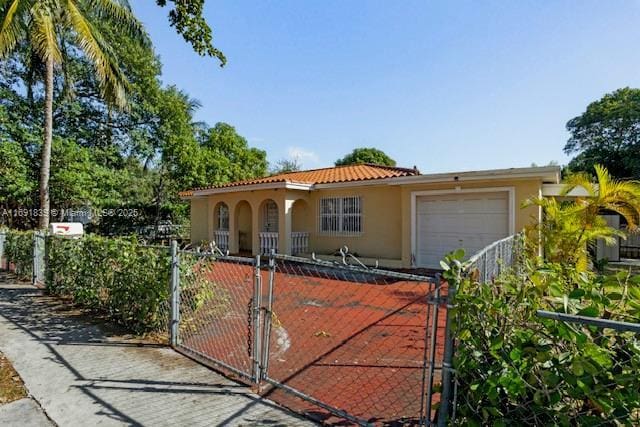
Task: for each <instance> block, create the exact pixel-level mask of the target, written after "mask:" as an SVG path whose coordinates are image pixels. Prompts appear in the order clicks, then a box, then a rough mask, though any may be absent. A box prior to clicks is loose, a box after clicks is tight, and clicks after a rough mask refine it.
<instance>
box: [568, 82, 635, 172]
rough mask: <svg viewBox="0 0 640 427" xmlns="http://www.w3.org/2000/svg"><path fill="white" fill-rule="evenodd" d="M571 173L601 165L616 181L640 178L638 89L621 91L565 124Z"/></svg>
mask: <svg viewBox="0 0 640 427" xmlns="http://www.w3.org/2000/svg"><path fill="white" fill-rule="evenodd" d="M567 130H568V131H569V132H570V133H571V137H570V138H569V141H568V142H567V144H566V145H565V147H564V151H565V153H567V154H575V155H576V156H575V157H574V158H573V159H572V160H571V162H570V163H569V169H570V170H572V171H585V172H592V171H593V170H594V166H595V165H596V164H601V165H602V166H604V167H606V168H607V169H608V170H609V173H611V175H613V176H614V177H616V178H635V179H638V178H640V89H631V88H628V87H626V88H623V89H618V90H616V91H615V92H612V93H608V94H606V95H605V96H603V97H602V98H601V99H599V100H598V101H595V102H592V103H591V104H589V106H587V109H586V111H585V112H584V113H582V114H581V115H579V116H577V117H574V118H573V119H571V120H569V122H568V123H567Z"/></svg>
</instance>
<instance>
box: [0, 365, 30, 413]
mask: <svg viewBox="0 0 640 427" xmlns="http://www.w3.org/2000/svg"><path fill="white" fill-rule="evenodd" d="M26 396H27V390H26V389H25V388H24V384H23V383H22V379H21V378H20V376H19V375H18V373H17V372H16V371H15V369H13V366H11V362H9V359H7V358H6V356H5V355H4V354H2V353H0V405H3V404H5V403H9V402H13V401H14V400H19V399H22V398H23V397H26Z"/></svg>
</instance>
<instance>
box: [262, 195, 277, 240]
mask: <svg viewBox="0 0 640 427" xmlns="http://www.w3.org/2000/svg"><path fill="white" fill-rule="evenodd" d="M263 209H264V210H263V212H262V231H273V232H277V231H278V205H277V204H276V202H274V201H273V200H269V201H267V202H266V203H265V204H264V208H263Z"/></svg>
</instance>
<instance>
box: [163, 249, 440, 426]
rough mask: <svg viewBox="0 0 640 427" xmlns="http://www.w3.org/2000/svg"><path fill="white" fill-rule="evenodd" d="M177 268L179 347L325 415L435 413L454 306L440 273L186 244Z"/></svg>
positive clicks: (374, 420)
mask: <svg viewBox="0 0 640 427" xmlns="http://www.w3.org/2000/svg"><path fill="white" fill-rule="evenodd" d="M263 261H265V260H264V259H263ZM172 272H173V273H172V293H171V295H172V304H171V305H172V319H171V342H172V346H173V347H174V348H175V349H176V350H178V351H179V352H181V353H183V354H185V355H187V356H190V357H192V358H194V359H197V360H198V361H200V362H202V363H203V364H205V365H208V366H210V367H212V368H214V369H217V370H219V371H222V372H224V373H230V374H233V375H234V376H236V377H237V378H238V379H240V380H242V381H243V382H245V383H248V384H252V385H256V386H258V390H259V391H260V394H261V395H262V396H263V397H266V398H269V399H270V400H273V401H275V402H277V403H279V404H281V405H283V406H286V407H288V408H290V409H292V410H294V411H296V412H299V413H303V414H305V415H307V416H309V417H311V418H314V419H316V420H320V421H324V422H333V421H338V420H339V419H342V420H343V421H341V422H344V420H346V421H348V422H350V423H352V424H357V425H396V424H402V425H431V424H432V420H434V419H435V412H436V411H435V405H436V403H437V402H438V401H439V397H440V393H439V383H440V375H441V373H442V366H443V364H442V356H443V353H444V342H443V336H444V325H445V319H446V311H447V310H446V301H445V299H443V298H442V295H441V291H442V289H441V287H440V279H439V277H435V278H434V277H426V276H417V275H412V274H405V273H395V272H391V271H386V270H378V269H367V268H364V267H348V266H336V265H335V264H333V263H329V262H321V261H318V260H309V259H304V258H295V257H290V256H285V255H276V254H274V255H271V256H269V258H268V263H265V262H262V264H261V260H260V257H259V256H258V257H256V258H243V257H231V256H226V255H220V254H215V253H213V251H212V252H196V251H180V250H178V249H177V247H176V245H175V243H173V245H172ZM263 283H265V286H263Z"/></svg>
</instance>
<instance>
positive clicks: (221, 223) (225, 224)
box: [217, 203, 229, 230]
mask: <svg viewBox="0 0 640 427" xmlns="http://www.w3.org/2000/svg"><path fill="white" fill-rule="evenodd" d="M217 215H218V230H229V207H228V206H227V205H226V204H225V203H220V204H218V212H217Z"/></svg>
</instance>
